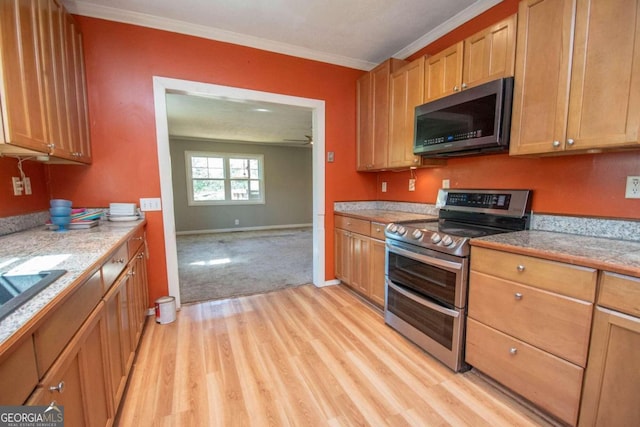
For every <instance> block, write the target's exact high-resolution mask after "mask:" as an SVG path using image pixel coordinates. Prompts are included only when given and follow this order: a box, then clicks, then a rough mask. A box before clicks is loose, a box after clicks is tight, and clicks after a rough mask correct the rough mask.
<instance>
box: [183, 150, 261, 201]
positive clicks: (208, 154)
mask: <svg viewBox="0 0 640 427" xmlns="http://www.w3.org/2000/svg"><path fill="white" fill-rule="evenodd" d="M194 156H195V157H198V156H201V157H222V158H224V159H225V160H224V169H225V173H224V175H225V178H224V186H225V197H227V196H229V195H230V191H231V189H230V182H231V180H232V179H231V178H230V175H229V159H230V158H240V159H256V160H258V163H259V171H260V176H259V178H258V179H259V182H260V196H261V199H260V200H228V199H227V200H193V175H192V169H191V158H192V157H194ZM184 160H185V169H186V175H187V199H188V202H187V203H188V205H189V206H220V205H226V206H239V205H264V204H266V199H267V198H266V194H265V183H264V155H263V154H247V153H218V152H211V151H185V152H184Z"/></svg>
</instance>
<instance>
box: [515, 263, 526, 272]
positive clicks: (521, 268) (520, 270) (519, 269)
mask: <svg viewBox="0 0 640 427" xmlns="http://www.w3.org/2000/svg"><path fill="white" fill-rule="evenodd" d="M517 268H518V271H519V272H521V273H522V272H523V271H524V265H522V264H520V265H518V267H517Z"/></svg>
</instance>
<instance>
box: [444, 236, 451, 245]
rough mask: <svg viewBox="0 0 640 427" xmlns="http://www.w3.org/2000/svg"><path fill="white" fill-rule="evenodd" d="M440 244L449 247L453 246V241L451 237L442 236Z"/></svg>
mask: <svg viewBox="0 0 640 427" xmlns="http://www.w3.org/2000/svg"><path fill="white" fill-rule="evenodd" d="M442 244H443V245H445V246H451V245H453V239H452V238H451V236H444V237H443V238H442Z"/></svg>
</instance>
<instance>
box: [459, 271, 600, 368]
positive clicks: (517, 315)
mask: <svg viewBox="0 0 640 427" xmlns="http://www.w3.org/2000/svg"><path fill="white" fill-rule="evenodd" d="M592 312H593V304H591V303H588V302H585V301H581V300H577V299H574V298H568V297H565V296H562V295H558V294H554V293H551V292H547V291H543V290H540V289H536V288H533V287H531V286H525V285H520V284H518V283H515V282H511V281H508V280H503V279H499V278H497V277H493V276H489V275H487V274H483V273H478V272H476V271H472V272H471V278H470V283H469V316H471V317H473V318H474V319H476V320H479V321H480V322H482V323H484V324H487V325H489V326H491V327H492V328H495V329H498V330H500V331H502V332H505V333H507V334H509V335H512V336H514V337H516V338H518V339H521V340H523V341H526V342H527V343H529V344H532V345H534V346H536V347H539V348H541V349H543V350H545V351H548V352H550V353H553V354H555V355H556V356H558V357H562V358H563V359H566V360H568V361H570V362H573V363H575V364H577V365H580V366H582V367H584V366H585V364H586V360H587V351H588V348H589V334H590V332H591V315H592Z"/></svg>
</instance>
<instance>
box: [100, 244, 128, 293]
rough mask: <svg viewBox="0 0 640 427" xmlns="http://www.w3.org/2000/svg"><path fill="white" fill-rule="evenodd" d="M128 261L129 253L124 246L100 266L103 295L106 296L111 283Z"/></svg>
mask: <svg viewBox="0 0 640 427" xmlns="http://www.w3.org/2000/svg"><path fill="white" fill-rule="evenodd" d="M128 261H129V251H128V246H127V245H126V244H123V245H121V246H120V247H118V249H116V250H115V251H114V252H113V253H112V254H111V255H110V256H109V259H107V261H105V263H104V264H103V265H102V281H103V282H104V290H103V293H104V294H106V293H107V291H108V290H109V288H110V287H111V285H113V282H115V280H116V279H117V278H118V276H119V275H120V273H122V270H124V268H125V267H126V266H127V262H128Z"/></svg>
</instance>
